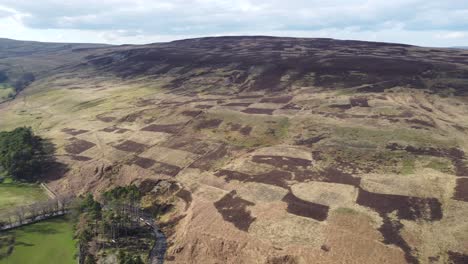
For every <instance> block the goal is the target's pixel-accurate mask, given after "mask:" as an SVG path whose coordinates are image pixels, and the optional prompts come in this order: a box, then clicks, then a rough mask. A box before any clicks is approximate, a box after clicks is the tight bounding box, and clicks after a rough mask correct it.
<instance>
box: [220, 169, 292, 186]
mask: <svg viewBox="0 0 468 264" xmlns="http://www.w3.org/2000/svg"><path fill="white" fill-rule="evenodd" d="M215 175H216V176H218V177H223V176H225V177H226V181H228V182H229V181H232V180H237V181H240V182H257V183H263V184H268V185H274V186H279V187H282V188H288V183H287V181H290V180H292V174H291V173H289V172H287V171H280V170H273V171H270V172H265V173H260V174H255V175H250V174H246V173H242V172H237V171H231V170H220V171H218V172H217V173H215Z"/></svg>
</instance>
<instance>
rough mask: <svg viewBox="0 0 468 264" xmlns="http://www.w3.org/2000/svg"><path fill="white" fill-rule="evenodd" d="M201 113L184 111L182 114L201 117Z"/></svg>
mask: <svg viewBox="0 0 468 264" xmlns="http://www.w3.org/2000/svg"><path fill="white" fill-rule="evenodd" d="M201 113H202V111H191V110H186V111H183V112H182V113H181V114H182V115H184V116H190V117H196V116H197V115H199V114H201Z"/></svg>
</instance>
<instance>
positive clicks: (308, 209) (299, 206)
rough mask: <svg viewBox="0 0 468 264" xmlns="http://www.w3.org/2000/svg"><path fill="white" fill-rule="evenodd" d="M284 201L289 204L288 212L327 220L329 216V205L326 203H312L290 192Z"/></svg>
mask: <svg viewBox="0 0 468 264" xmlns="http://www.w3.org/2000/svg"><path fill="white" fill-rule="evenodd" d="M282 201H283V202H285V203H286V204H287V205H288V208H287V210H288V213H290V214H294V215H298V216H302V217H307V218H312V219H314V220H317V221H325V220H326V219H327V217H328V211H329V209H330V208H329V207H328V206H326V205H321V204H316V203H311V202H308V201H304V200H301V199H299V198H297V197H296V196H294V194H292V193H291V192H289V193H288V194H287V195H286V196H284V197H283V200H282Z"/></svg>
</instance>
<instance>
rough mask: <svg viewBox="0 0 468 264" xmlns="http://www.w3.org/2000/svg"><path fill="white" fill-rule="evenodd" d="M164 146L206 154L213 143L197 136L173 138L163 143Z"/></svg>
mask: <svg viewBox="0 0 468 264" xmlns="http://www.w3.org/2000/svg"><path fill="white" fill-rule="evenodd" d="M163 146H164V147H167V148H173V149H178V150H184V151H187V152H191V153H195V154H199V155H204V154H206V153H207V152H208V151H210V147H211V145H210V144H209V143H208V142H205V141H203V140H200V139H197V138H173V139H171V140H170V141H166V142H165V143H164V144H163Z"/></svg>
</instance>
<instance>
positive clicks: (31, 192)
mask: <svg viewBox="0 0 468 264" xmlns="http://www.w3.org/2000/svg"><path fill="white" fill-rule="evenodd" d="M47 198H48V197H47V195H46V194H45V193H44V191H43V190H42V189H41V188H40V187H39V186H38V185H36V184H27V183H14V182H4V183H0V211H1V210H4V209H8V208H10V207H13V206H20V205H28V204H32V203H34V202H37V201H43V200H47Z"/></svg>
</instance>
